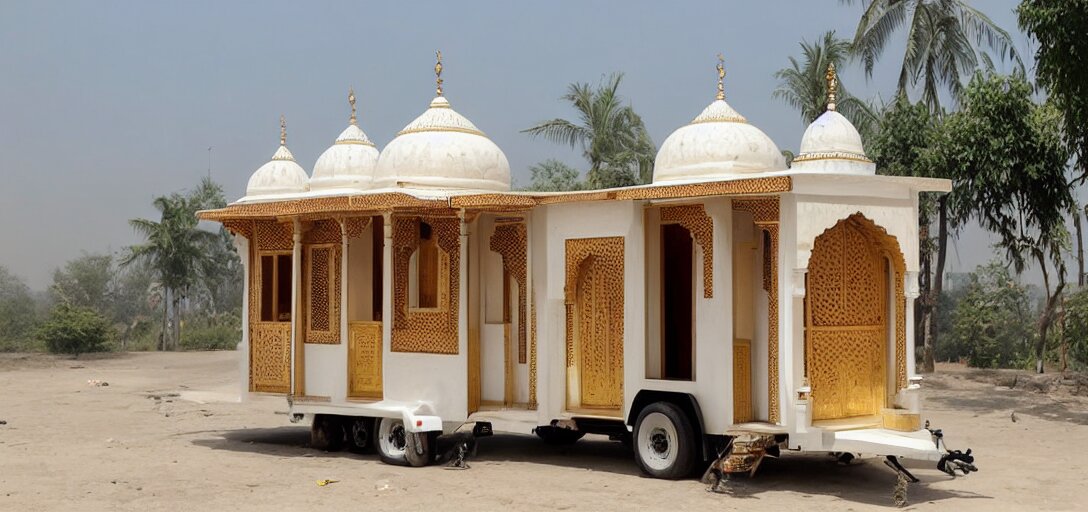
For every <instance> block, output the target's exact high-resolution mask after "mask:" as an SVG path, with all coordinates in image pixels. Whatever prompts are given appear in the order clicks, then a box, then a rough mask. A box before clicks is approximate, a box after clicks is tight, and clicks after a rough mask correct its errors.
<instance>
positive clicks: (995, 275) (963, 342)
mask: <svg viewBox="0 0 1088 512" xmlns="http://www.w3.org/2000/svg"><path fill="white" fill-rule="evenodd" d="M1030 302H1031V301H1030V300H1029V298H1028V293H1027V290H1026V288H1025V287H1024V286H1023V285H1022V284H1020V283H1019V282H1018V281H1017V280H1016V279H1014V278H1013V276H1012V275H1011V274H1010V273H1009V269H1008V267H1006V266H1005V265H1004V264H1002V263H999V262H990V263H989V264H987V265H986V266H979V267H978V269H976V271H975V272H974V273H972V274H971V276H970V284H969V285H968V287H967V292H966V294H965V295H964V297H963V299H962V300H960V301H959V303H958V304H957V306H956V311H955V315H954V317H953V322H952V324H953V325H952V332H950V333H949V334H950V336H949V338H950V340H949V342H950V345H951V346H952V347H957V348H959V351H961V352H962V353H964V354H965V355H966V358H967V363H968V364H970V365H971V366H975V367H980V368H1007V367H1010V366H1018V365H1021V364H1022V363H1023V362H1026V361H1028V360H1030V358H1031V353H1032V347H1031V342H1030V340H1031V338H1032V332H1031V331H1032V327H1031V317H1032V311H1031V306H1030Z"/></svg>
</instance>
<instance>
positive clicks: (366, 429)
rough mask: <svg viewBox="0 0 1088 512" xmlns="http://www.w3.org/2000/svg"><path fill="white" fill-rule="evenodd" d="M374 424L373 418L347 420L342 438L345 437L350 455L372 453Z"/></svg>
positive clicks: (359, 417)
mask: <svg viewBox="0 0 1088 512" xmlns="http://www.w3.org/2000/svg"><path fill="white" fill-rule="evenodd" d="M376 424H377V422H375V421H374V418H368V417H365V416H358V417H354V418H349V419H348V421H347V424H345V425H344V436H345V437H347V443H348V449H349V450H351V452H352V453H374V440H375V437H374V427H375V425H376Z"/></svg>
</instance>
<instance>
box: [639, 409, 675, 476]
mask: <svg viewBox="0 0 1088 512" xmlns="http://www.w3.org/2000/svg"><path fill="white" fill-rule="evenodd" d="M678 442H679V437H678V436H677V435H676V426H675V425H673V424H672V421H670V420H669V417H668V416H665V415H664V414H661V413H659V412H652V413H650V414H647V415H646V417H645V418H642V423H641V424H640V425H639V427H638V439H637V443H638V444H637V447H638V455H639V458H641V459H642V463H643V464H645V465H646V467H648V468H650V469H654V470H658V471H662V470H665V469H669V467H671V466H672V465H673V464H675V463H676V457H677V455H678V451H677V448H679V446H677V443H678Z"/></svg>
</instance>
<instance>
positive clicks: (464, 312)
mask: <svg viewBox="0 0 1088 512" xmlns="http://www.w3.org/2000/svg"><path fill="white" fill-rule="evenodd" d="M458 217H459V221H460V222H459V223H458V224H459V226H460V235H461V238H460V240H459V242H460V243H459V244H458V248H457V249H458V250H459V251H460V254H461V256H460V262H459V264H458V267H459V268H458V270H457V274H458V279H460V281H461V282H460V284H459V285H458V286H457V296H458V299H457V309H458V311H457V347H458V348H457V354H458V357H460V358H461V359H463V360H464V361H465V362H466V363H467V362H468V287H469V279H468V257H469V252H468V223H467V222H465V211H464V210H461V213H460V215H458ZM462 368H465V369H466V371H467V369H468V365H467V364H465V365H462ZM467 383H468V379H465V385H466V386H467ZM465 405H466V406H467V405H468V404H467V402H466V403H465Z"/></svg>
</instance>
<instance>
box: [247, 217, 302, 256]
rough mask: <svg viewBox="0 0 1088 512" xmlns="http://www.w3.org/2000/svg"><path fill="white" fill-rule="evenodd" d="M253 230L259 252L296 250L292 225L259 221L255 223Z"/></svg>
mask: <svg viewBox="0 0 1088 512" xmlns="http://www.w3.org/2000/svg"><path fill="white" fill-rule="evenodd" d="M253 228H254V230H253V231H254V235H255V238H256V240H257V249H258V250H261V251H290V250H291V249H293V248H294V245H295V243H294V238H293V233H292V231H293V230H292V228H291V225H290V224H286V223H282V222H276V221H273V220H259V221H255V222H254V225H253Z"/></svg>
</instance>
